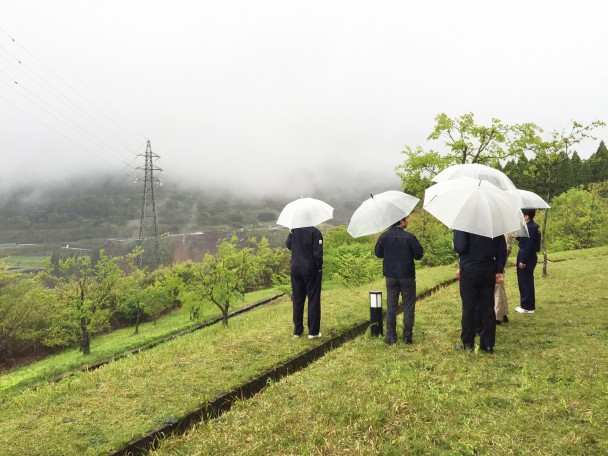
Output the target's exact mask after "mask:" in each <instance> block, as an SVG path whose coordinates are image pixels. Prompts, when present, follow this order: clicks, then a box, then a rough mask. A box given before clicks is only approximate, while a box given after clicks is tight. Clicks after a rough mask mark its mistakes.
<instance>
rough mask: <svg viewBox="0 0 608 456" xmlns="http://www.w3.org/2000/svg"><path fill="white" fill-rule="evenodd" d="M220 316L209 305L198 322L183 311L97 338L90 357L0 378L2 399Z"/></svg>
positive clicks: (63, 358)
mask: <svg viewBox="0 0 608 456" xmlns="http://www.w3.org/2000/svg"><path fill="white" fill-rule="evenodd" d="M279 293H280V291H279V290H276V289H268V290H261V291H256V292H253V293H247V294H246V295H245V299H244V300H243V301H242V302H238V303H237V304H236V305H235V306H234V307H235V308H234V310H236V309H239V308H241V307H244V306H247V305H250V304H252V303H255V302H257V301H261V300H263V299H266V298H269V297H271V296H275V295H277V294H279ZM219 316H221V312H220V311H219V309H218V308H217V307H216V306H214V305H213V304H209V305H207V306H204V307H203V308H202V309H201V315H200V318H199V319H198V320H197V321H191V320H190V319H189V314H188V309H186V308H182V309H179V310H176V311H173V312H171V313H169V314H167V315H165V316H163V317H161V318H159V319H158V321H157V322H156V323H154V322H146V323H142V324H141V325H140V327H139V333H138V334H134V328H133V327H128V328H123V329H119V330H116V331H113V332H111V333H108V334H104V335H100V336H97V337H94V338H93V340H92V341H91V353H90V354H89V355H87V356H83V355H82V353H81V352H80V349H79V348H78V347H73V348H70V349H67V350H63V351H62V352H60V353H58V354H56V355H53V356H49V357H47V358H44V359H42V360H39V361H35V362H33V363H30V364H28V365H27V366H23V367H18V368H14V369H11V370H10V371H8V372H5V373H4V374H3V375H2V376H0V397H2V396H6V395H8V394H13V393H15V392H17V391H19V390H20V389H23V388H24V387H28V386H31V385H34V384H36V383H39V382H41V381H48V380H50V379H52V378H53V377H55V376H57V375H60V374H63V373H66V372H69V371H71V370H73V369H78V368H82V367H84V366H90V365H93V364H95V363H98V362H100V361H103V360H107V359H110V358H112V357H115V356H119V355H122V354H123V353H125V352H128V351H130V350H134V349H137V348H140V347H143V346H146V345H149V344H155V343H158V342H159V341H162V340H163V339H165V338H167V337H169V336H171V335H172V334H176V333H179V332H180V331H184V330H187V329H188V328H192V327H194V326H196V325H198V324H200V323H202V322H204V321H208V320H211V319H213V318H217V317H219Z"/></svg>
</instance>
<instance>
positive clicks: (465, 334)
mask: <svg viewBox="0 0 608 456" xmlns="http://www.w3.org/2000/svg"><path fill="white" fill-rule="evenodd" d="M495 284H496V274H495V273H494V269H493V268H488V269H487V270H485V271H482V272H467V271H460V297H461V298H462V322H461V324H462V332H461V334H460V339H461V340H462V344H463V345H464V347H465V348H473V347H474V346H475V328H476V320H477V319H478V315H481V333H480V335H479V344H480V346H481V348H482V349H484V350H488V349H492V348H494V343H495V341H496V312H495V311H494V285H495Z"/></svg>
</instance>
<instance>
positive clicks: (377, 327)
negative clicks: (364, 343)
mask: <svg viewBox="0 0 608 456" xmlns="http://www.w3.org/2000/svg"><path fill="white" fill-rule="evenodd" d="M369 321H370V323H371V325H370V334H371V335H372V336H375V337H378V336H380V335H382V292H381V291H370V292H369Z"/></svg>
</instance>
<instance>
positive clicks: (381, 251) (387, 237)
mask: <svg viewBox="0 0 608 456" xmlns="http://www.w3.org/2000/svg"><path fill="white" fill-rule="evenodd" d="M375 253H376V256H377V257H378V258H384V261H383V262H382V273H383V274H384V277H388V278H389V279H410V278H416V268H415V267H414V260H419V259H420V258H422V255H424V251H423V250H422V246H421V245H420V242H418V239H416V236H414V235H413V234H412V233H408V232H407V231H405V230H404V229H403V228H401V227H400V226H391V227H390V229H389V230H388V231H385V232H384V233H382V234H381V235H380V237H379V238H378V242H376V248H375Z"/></svg>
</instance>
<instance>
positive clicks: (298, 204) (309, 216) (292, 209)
mask: <svg viewBox="0 0 608 456" xmlns="http://www.w3.org/2000/svg"><path fill="white" fill-rule="evenodd" d="M333 216H334V208H333V207H331V206H330V205H329V204H327V203H325V202H323V201H321V200H318V199H315V198H304V197H302V198H300V199H297V200H295V201H292V202H291V203H289V204H287V206H285V207H284V208H283V210H282V211H281V213H280V214H279V219H278V220H277V224H278V225H283V226H286V227H287V228H289V229H293V228H303V227H305V226H316V225H319V224H320V223H323V222H325V221H326V220H329V219H331V218H332V217H333Z"/></svg>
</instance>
